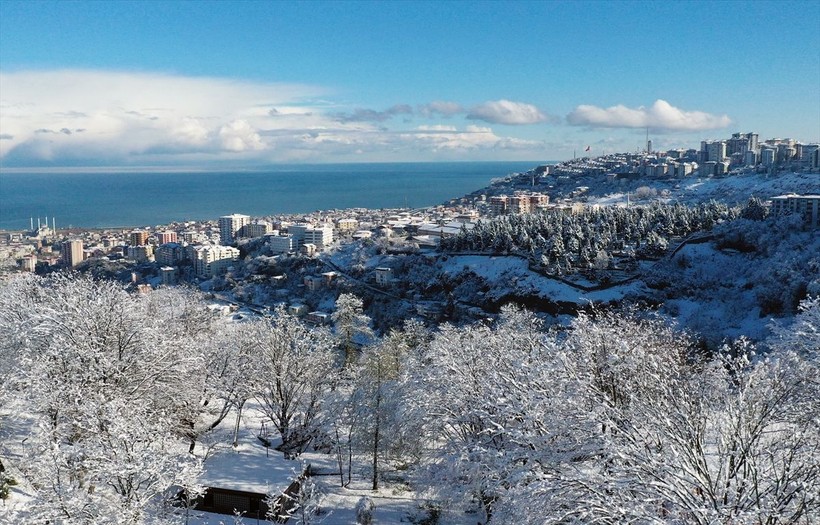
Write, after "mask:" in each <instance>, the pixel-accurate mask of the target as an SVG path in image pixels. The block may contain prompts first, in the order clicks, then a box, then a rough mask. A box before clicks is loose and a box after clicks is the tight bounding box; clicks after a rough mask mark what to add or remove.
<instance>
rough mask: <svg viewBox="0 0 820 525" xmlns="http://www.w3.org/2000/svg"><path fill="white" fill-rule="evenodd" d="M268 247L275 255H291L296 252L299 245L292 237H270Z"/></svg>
mask: <svg viewBox="0 0 820 525" xmlns="http://www.w3.org/2000/svg"><path fill="white" fill-rule="evenodd" d="M267 239H268V245H269V246H270V251H271V252H273V253H274V254H280V253H291V252H294V251H296V249H297V248H298V243H297V242H296V239H294V238H293V236H292V235H268V237H267Z"/></svg>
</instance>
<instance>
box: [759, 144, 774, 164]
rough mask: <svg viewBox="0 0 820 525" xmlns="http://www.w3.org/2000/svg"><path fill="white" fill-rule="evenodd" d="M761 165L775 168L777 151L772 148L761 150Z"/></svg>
mask: <svg viewBox="0 0 820 525" xmlns="http://www.w3.org/2000/svg"><path fill="white" fill-rule="evenodd" d="M760 163H761V164H763V165H764V166H774V165H775V164H776V163H777V150H776V149H775V148H772V147H764V148H761V149H760Z"/></svg>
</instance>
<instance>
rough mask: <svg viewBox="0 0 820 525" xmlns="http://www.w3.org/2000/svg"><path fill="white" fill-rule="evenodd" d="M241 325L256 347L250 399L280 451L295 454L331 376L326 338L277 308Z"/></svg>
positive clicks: (313, 426)
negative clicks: (264, 418) (269, 314)
mask: <svg viewBox="0 0 820 525" xmlns="http://www.w3.org/2000/svg"><path fill="white" fill-rule="evenodd" d="M247 325H248V326H249V330H252V336H253V338H254V341H255V344H256V345H257V348H256V352H255V356H254V359H253V370H254V374H253V375H254V397H255V398H256V399H257V400H258V401H259V403H260V405H261V408H262V411H263V412H264V413H265V415H266V416H267V417H268V418H270V420H271V421H272V422H273V425H274V427H276V430H277V431H278V432H279V435H280V437H281V439H282V444H281V449H282V451H283V452H285V454H286V455H288V456H291V455H298V454H299V453H301V452H302V451H303V450H304V448H305V447H306V446H307V445H308V444H309V443H310V441H311V440H312V438H313V437H314V434H315V432H316V430H317V424H318V418H319V416H320V415H321V413H320V411H321V404H322V399H323V396H324V394H325V392H326V391H327V390H328V389H329V388H330V387H331V386H332V384H333V382H334V378H335V376H336V372H335V371H334V367H333V361H334V359H333V342H332V339H331V338H330V336H329V334H328V333H327V331H326V330H324V329H321V328H308V327H307V326H305V325H304V324H302V323H301V322H300V321H299V320H298V319H297V318H295V317H293V316H290V315H288V314H287V313H285V312H284V310H282V309H278V310H277V311H276V312H275V315H274V316H273V317H272V318H270V319H263V320H257V321H253V322H250V323H247Z"/></svg>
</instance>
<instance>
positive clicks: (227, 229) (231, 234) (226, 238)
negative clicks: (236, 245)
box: [219, 213, 251, 246]
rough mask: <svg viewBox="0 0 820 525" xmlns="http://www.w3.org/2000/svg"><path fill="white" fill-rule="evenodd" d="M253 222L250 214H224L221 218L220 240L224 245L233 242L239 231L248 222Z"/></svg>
mask: <svg viewBox="0 0 820 525" xmlns="http://www.w3.org/2000/svg"><path fill="white" fill-rule="evenodd" d="M250 222H251V218H250V217H249V216H248V215H240V214H238V213H234V214H233V215H223V216H222V217H220V218H219V242H220V243H221V244H222V245H223V246H227V245H229V244H231V243H233V241H234V239H236V237H237V232H238V231H239V230H240V229H241V228H242V227H243V226H245V225H246V224H248V223H250Z"/></svg>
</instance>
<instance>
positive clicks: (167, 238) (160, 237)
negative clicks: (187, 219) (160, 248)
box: [156, 231, 177, 244]
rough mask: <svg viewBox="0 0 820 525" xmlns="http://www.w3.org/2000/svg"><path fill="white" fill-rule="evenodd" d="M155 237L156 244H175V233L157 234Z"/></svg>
mask: <svg viewBox="0 0 820 525" xmlns="http://www.w3.org/2000/svg"><path fill="white" fill-rule="evenodd" d="M156 236H157V243H158V244H168V243H169V242H177V232H171V231H165V232H157V233H156Z"/></svg>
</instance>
